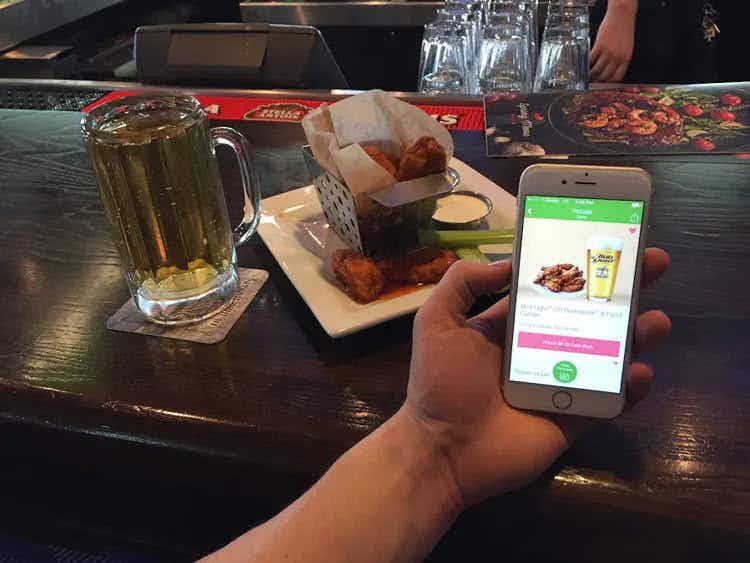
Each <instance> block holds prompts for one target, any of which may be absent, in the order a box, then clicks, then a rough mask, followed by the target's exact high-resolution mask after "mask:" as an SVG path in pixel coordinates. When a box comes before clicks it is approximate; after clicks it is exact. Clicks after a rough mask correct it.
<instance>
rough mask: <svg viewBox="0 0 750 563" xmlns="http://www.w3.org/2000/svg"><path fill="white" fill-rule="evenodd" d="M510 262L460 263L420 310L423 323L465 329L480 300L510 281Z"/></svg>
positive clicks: (451, 270)
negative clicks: (452, 325)
mask: <svg viewBox="0 0 750 563" xmlns="http://www.w3.org/2000/svg"><path fill="white" fill-rule="evenodd" d="M510 272H511V266H510V262H508V261H504V262H497V263H495V264H479V263H477V262H464V261H463V260H460V261H458V262H456V263H455V264H453V266H451V267H450V269H449V270H448V271H447V272H446V274H445V275H444V276H443V279H442V280H440V283H438V284H437V286H436V287H435V289H433V290H432V293H431V294H430V297H429V298H428V299H427V301H425V303H424V305H422V307H421V309H420V310H419V317H420V320H421V321H425V322H428V323H441V322H442V323H453V324H455V325H459V326H462V325H463V324H464V323H465V322H466V312H467V311H468V310H469V309H470V308H471V306H472V305H473V304H474V302H475V301H476V300H477V298H478V297H480V296H482V295H487V294H489V293H494V292H496V291H499V290H500V289H502V288H503V287H505V286H506V285H508V282H509V281H510Z"/></svg>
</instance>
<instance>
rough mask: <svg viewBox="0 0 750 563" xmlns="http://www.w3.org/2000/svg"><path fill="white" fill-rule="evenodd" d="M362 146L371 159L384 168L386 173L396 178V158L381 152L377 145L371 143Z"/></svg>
mask: <svg viewBox="0 0 750 563" xmlns="http://www.w3.org/2000/svg"><path fill="white" fill-rule="evenodd" d="M362 148H363V149H364V151H365V152H366V153H367V154H368V156H369V157H370V158H371V159H373V160H374V161H375V162H377V163H378V164H380V166H382V167H383V168H385V171H386V172H388V174H390V175H391V176H393V177H394V178H396V176H397V174H398V159H397V158H396V157H395V156H393V155H390V154H388V153H386V152H383V151H381V150H380V149H379V148H378V147H375V146H372V145H370V146H363V147H362Z"/></svg>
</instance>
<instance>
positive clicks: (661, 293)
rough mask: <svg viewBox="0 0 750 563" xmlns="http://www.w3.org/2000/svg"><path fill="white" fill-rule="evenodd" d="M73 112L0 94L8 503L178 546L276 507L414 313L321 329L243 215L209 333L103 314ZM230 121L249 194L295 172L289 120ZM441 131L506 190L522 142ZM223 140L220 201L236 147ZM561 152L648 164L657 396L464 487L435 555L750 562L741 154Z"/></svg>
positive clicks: (107, 261)
mask: <svg viewBox="0 0 750 563" xmlns="http://www.w3.org/2000/svg"><path fill="white" fill-rule="evenodd" d="M92 87H93V86H92ZM237 95H251V94H249V93H237ZM264 95H268V93H267V92H266V93H264ZM79 121H80V114H78V113H76V112H55V111H27V110H4V109H0V271H1V272H2V276H1V277H0V280H1V281H0V312H1V315H2V316H1V318H2V324H0V444H2V451H1V454H0V485H2V492H1V493H0V520H1V521H2V523H3V525H5V526H7V527H12V528H14V529H18V530H20V531H21V532H23V533H24V534H29V535H34V534H39V535H40V537H45V534H47V535H49V534H58V535H60V536H65V537H66V538H68V539H69V540H70V538H73V539H72V540H70V541H80V542H87V541H93V540H91V538H94V537H96V538H98V540H97V541H101V542H104V543H106V542H108V541H117V542H121V543H123V544H131V545H135V544H138V545H141V546H147V547H148V548H149V549H153V550H154V552H155V553H158V554H160V555H163V556H164V557H166V558H180V557H185V558H187V557H194V556H196V555H200V554H201V553H204V552H205V551H207V550H210V549H212V548H214V547H217V546H218V545H220V544H221V543H222V542H224V541H226V540H228V539H230V537H231V536H232V535H234V534H237V533H239V532H241V531H242V530H244V529H246V528H247V527H249V526H250V525H252V524H253V523H255V522H258V521H260V520H262V519H264V518H267V517H268V516H270V515H271V514H273V513H274V512H275V511H277V510H278V509H280V508H281V507H283V506H284V504H285V503H286V502H288V501H289V500H290V499H291V498H293V497H294V496H296V495H297V494H299V493H300V492H301V491H302V490H304V487H305V486H307V485H308V484H309V483H310V482H312V481H313V480H314V479H315V478H316V477H317V476H318V475H320V473H321V472H322V471H324V470H325V468H326V467H327V466H328V465H330V463H331V462H332V461H333V460H334V459H335V458H336V457H337V456H338V455H340V454H341V453H342V452H344V451H345V450H346V449H347V448H348V447H349V446H351V445H352V444H354V443H355V442H356V441H357V440H359V439H360V438H362V437H363V436H365V435H366V434H367V433H368V432H370V431H372V430H373V429H374V428H375V427H377V426H378V425H379V424H381V423H382V422H383V421H384V420H385V419H386V418H388V416H389V415H391V414H392V413H393V412H394V411H395V410H396V409H397V408H398V406H399V404H400V403H401V401H402V399H403V397H404V393H405V387H406V381H407V377H408V359H409V353H410V336H411V318H403V319H399V320H396V321H392V322H390V323H387V324H386V325H383V326H380V327H375V328H373V329H369V330H366V331H364V332H362V333H360V334H357V335H354V336H350V337H347V338H344V339H341V340H332V339H330V338H329V337H328V336H326V334H325V333H324V332H323V330H322V329H321V328H320V326H319V325H318V323H317V321H316V320H315V318H314V317H313V316H312V314H311V313H310V311H309V310H308V309H307V307H306V305H305V304H304V302H303V301H302V300H301V298H300V297H299V295H298V294H297V292H296V291H295V289H294V288H293V287H292V285H291V284H290V283H289V281H288V280H287V279H286V277H285V276H284V274H283V273H282V271H281V270H280V268H279V267H278V266H277V264H276V262H275V261H274V259H273V257H272V256H271V254H270V253H269V251H268V250H267V249H266V247H265V246H264V244H263V242H262V241H261V240H260V238H259V237H258V236H257V235H256V236H255V237H254V238H253V239H252V241H251V242H250V243H249V244H247V245H246V246H244V247H242V248H240V249H239V261H240V265H242V266H252V267H258V268H264V269H266V270H268V271H269V272H270V278H269V281H268V282H267V283H266V285H265V286H264V287H263V289H262V290H261V292H260V293H259V295H258V297H257V298H256V299H255V301H254V302H253V303H252V304H251V306H250V307H249V309H248V310H247V311H246V313H245V314H244V316H243V317H242V318H241V319H240V320H239V321H238V323H237V324H236V325H235V327H234V328H233V330H232V331H231V332H230V334H229V336H228V337H227V338H226V340H225V341H223V342H222V343H220V344H217V345H211V346H207V345H199V344H191V343H187V342H181V341H173V340H168V339H157V338H151V337H145V336H139V335H133V334H124V333H118V332H112V331H108V330H107V329H106V328H105V326H104V324H105V321H106V319H107V318H108V317H109V316H110V315H111V314H112V313H113V312H115V311H116V310H117V309H118V308H119V307H120V305H121V304H122V303H123V302H124V301H125V300H126V299H127V298H128V293H127V289H126V287H125V283H124V281H123V279H122V275H121V273H120V269H119V265H118V257H117V254H116V251H115V248H114V245H113V244H112V242H111V239H110V236H109V232H108V230H107V226H106V224H105V218H104V213H103V210H102V208H101V205H100V202H99V197H98V193H97V191H96V186H95V183H94V179H93V176H92V173H91V170H90V167H89V162H88V159H87V156H86V154H85V152H84V150H83V147H82V143H81V140H80V132H79ZM237 126H238V128H240V129H241V130H242V131H243V132H244V133H245V134H246V135H247V136H248V138H249V140H250V143H251V145H252V147H253V149H254V156H255V161H256V166H257V168H258V174H259V176H260V178H261V181H262V184H263V191H264V196H269V195H273V194H275V193H280V192H282V191H286V190H288V189H292V188H295V187H299V186H301V185H305V184H307V183H308V182H309V179H308V176H307V172H306V169H305V167H304V162H303V160H302V157H301V154H300V152H299V146H300V144H302V143H303V141H304V137H303V134H302V130H301V127H300V126H299V125H298V124H269V123H256V122H254V123H250V122H246V123H242V124H239V125H237ZM454 137H455V140H456V153H457V156H458V157H459V158H461V159H462V160H464V161H465V162H467V163H468V164H469V165H471V166H473V167H475V168H476V169H477V170H479V171H480V172H482V173H483V174H485V175H487V176H488V177H490V178H491V179H493V180H494V181H495V182H497V183H498V184H499V185H501V186H502V187H503V188H504V189H506V190H508V191H510V192H512V193H514V192H515V191H516V189H517V180H518V176H519V175H520V172H521V170H522V169H523V168H524V167H525V166H526V165H528V164H529V163H531V162H532V161H531V160H525V159H524V160H503V159H488V158H486V156H485V154H484V145H483V133H482V132H478V131H474V132H472V131H456V132H455V133H454ZM220 160H221V164H222V169H223V171H224V183H225V187H226V192H227V196H228V200H229V207H230V210H231V209H235V210H236V209H237V207H239V206H240V198H241V196H240V190H239V189H238V186H237V182H238V178H237V176H236V171H235V169H234V164H233V162H232V160H231V157H230V155H229V154H223V153H222V154H221V155H220ZM574 162H589V163H597V164H602V163H604V164H606V163H609V164H618V165H638V166H642V167H644V168H646V169H647V170H648V171H649V172H650V173H651V174H652V175H653V177H654V183H655V198H654V207H653V211H652V225H651V227H652V228H651V233H650V235H649V244H651V245H659V246H662V247H663V248H665V249H666V250H668V251H669V252H670V254H671V256H672V261H673V266H672V269H671V271H670V272H669V274H668V275H667V276H666V278H665V279H664V280H662V281H661V282H659V283H657V284H656V285H655V286H654V287H653V288H650V289H649V290H647V291H645V292H643V295H642V302H641V307H642V308H644V309H645V308H652V307H659V308H663V309H664V310H665V311H667V312H668V313H669V314H670V315H671V317H672V320H673V335H672V338H671V339H670V341H669V342H668V344H667V345H666V346H665V347H664V348H663V349H661V350H659V351H658V352H657V353H654V354H651V355H649V356H648V359H649V360H650V361H652V362H653V363H654V365H655V370H656V379H655V385H654V389H653V392H652V395H651V396H650V397H649V398H648V399H647V400H646V401H645V402H644V403H643V404H642V405H639V406H638V407H637V408H636V409H635V410H634V411H632V412H630V413H628V414H626V415H625V416H623V417H622V418H619V419H617V420H615V421H611V422H606V423H603V424H601V425H600V426H599V427H598V428H597V429H596V430H594V431H593V432H591V433H590V434H589V435H587V436H585V437H584V438H583V439H582V440H581V441H580V442H579V443H577V444H576V445H575V446H574V447H573V448H572V449H571V450H570V452H568V453H567V454H566V455H565V456H564V457H563V458H562V459H561V460H560V462H559V463H558V464H557V465H556V466H555V467H554V468H553V469H552V470H551V471H550V472H548V474H547V475H546V476H545V477H544V478H543V479H542V480H540V481H539V482H537V483H536V484H534V485H533V486H531V487H529V488H527V489H525V490H523V491H520V492H518V493H514V494H511V495H506V496H505V497H502V498H498V499H495V500H492V501H489V502H486V503H484V504H483V505H481V506H479V507H476V508H474V509H471V510H469V511H468V512H467V513H466V514H464V515H463V516H462V517H461V519H460V520H459V521H458V522H457V524H456V526H455V527H454V529H453V530H452V531H451V532H450V533H449V534H448V535H447V536H446V538H445V539H444V540H443V541H442V542H441V544H439V545H438V547H437V549H436V550H435V552H434V553H433V555H432V556H431V560H434V561H458V560H466V561H469V560H477V561H485V560H492V561H495V560H508V561H521V560H524V561H533V560H538V559H541V558H544V559H545V560H547V561H572V560H576V561H581V562H586V561H591V562H594V561H603V560H608V561H615V562H617V561H633V559H634V558H640V559H641V560H644V561H655V560H660V561H741V560H745V561H747V560H748V559H749V558H750V368H748V366H750V346H748V344H750V338H749V336H750V329H748V320H749V319H750V291H749V290H748V288H747V280H748V279H750V197H749V196H750V160H745V159H742V158H738V157H736V156H729V155H727V156H706V157H700V156H674V157H648V158H646V157H644V158H640V159H638V158H633V157H628V158H618V157H607V158H603V157H597V158H579V159H575V160H574ZM364 525H367V523H363V526H364ZM41 528H44V530H42V529H41ZM76 538H77V539H76Z"/></svg>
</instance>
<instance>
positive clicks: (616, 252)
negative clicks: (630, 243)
mask: <svg viewBox="0 0 750 563" xmlns="http://www.w3.org/2000/svg"><path fill="white" fill-rule="evenodd" d="M623 244H624V242H623V240H622V239H617V238H613V237H602V236H594V237H591V238H589V240H588V241H587V243H586V280H587V282H588V283H587V285H586V297H587V298H588V299H590V300H592V301H611V300H612V294H613V293H614V290H615V283H616V282H617V270H618V268H619V267H620V256H621V255H622V248H623Z"/></svg>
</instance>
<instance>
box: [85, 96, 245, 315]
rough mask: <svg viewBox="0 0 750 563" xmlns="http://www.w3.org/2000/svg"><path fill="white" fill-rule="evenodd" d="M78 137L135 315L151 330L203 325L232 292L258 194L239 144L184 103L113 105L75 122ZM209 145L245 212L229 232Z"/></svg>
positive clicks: (142, 99)
mask: <svg viewBox="0 0 750 563" xmlns="http://www.w3.org/2000/svg"><path fill="white" fill-rule="evenodd" d="M81 128H82V132H83V136H84V140H85V142H86V146H87V149H88V153H89V156H90V158H91V163H92V166H93V169H94V173H95V175H96V178H97V181H98V185H99V192H100V194H101V198H102V203H103V204H104V210H105V212H106V214H107V218H108V220H109V223H110V225H111V227H112V232H113V235H114V239H115V245H116V246H117V249H118V251H119V254H120V259H121V263H122V269H123V273H124V275H125V280H126V282H127V284H128V287H129V289H130V292H131V294H132V295H133V298H134V300H135V304H136V306H137V307H138V309H139V310H140V311H141V312H142V313H143V314H144V315H145V316H146V317H147V318H148V319H150V320H152V321H153V322H156V323H158V324H165V325H178V324H186V323H191V322H195V321H199V320H202V319H205V318H207V317H209V316H211V315H213V314H215V313H217V312H218V311H220V310H221V309H222V308H224V307H225V306H227V305H228V304H229V303H230V302H231V301H232V298H233V297H234V295H235V293H236V291H237V287H238V273H237V259H236V255H235V245H236V244H241V243H243V242H244V241H245V240H247V238H248V237H249V236H250V235H252V233H253V232H254V231H255V228H256V226H257V223H258V221H259V219H260V211H259V209H260V194H259V192H258V189H257V182H256V181H255V180H254V178H253V173H252V166H251V163H250V161H249V158H250V155H249V151H248V146H247V141H246V140H245V139H244V137H243V136H242V135H241V134H239V133H238V132H236V131H234V130H233V129H229V128H226V127H217V128H214V129H211V128H210V127H209V123H208V119H207V117H206V114H205V112H204V111H203V109H202V108H201V106H200V104H199V102H198V101H197V100H196V99H195V98H192V97H190V96H169V95H165V96H159V97H148V96H132V97H126V98H122V99H116V100H113V101H111V102H108V103H106V104H104V105H102V106H99V107H97V108H95V109H94V110H92V111H91V112H90V113H89V114H88V115H86V116H85V117H84V118H83V121H82V125H81ZM214 145H226V146H229V147H230V148H231V149H233V150H234V152H235V154H236V155H237V160H238V162H239V165H240V172H241V177H242V183H243V187H244V190H245V195H244V197H243V199H244V200H245V201H246V202H247V204H246V211H249V210H250V206H251V205H252V210H253V211H254V213H253V214H251V213H249V212H246V213H245V219H243V221H242V223H241V224H240V226H239V227H238V228H237V229H236V230H235V231H234V233H233V232H232V228H231V226H230V224H229V214H228V211H227V205H226V201H225V199H224V190H223V188H222V183H221V177H220V175H219V167H218V164H217V161H216V154H215V150H214Z"/></svg>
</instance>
